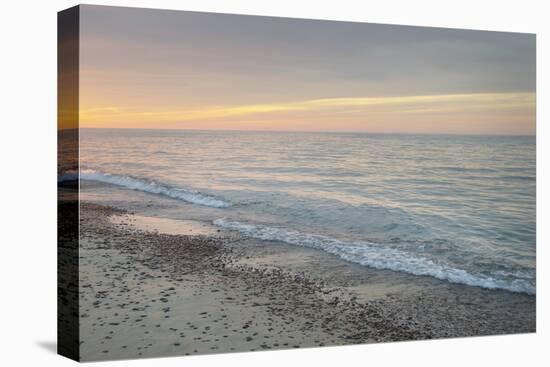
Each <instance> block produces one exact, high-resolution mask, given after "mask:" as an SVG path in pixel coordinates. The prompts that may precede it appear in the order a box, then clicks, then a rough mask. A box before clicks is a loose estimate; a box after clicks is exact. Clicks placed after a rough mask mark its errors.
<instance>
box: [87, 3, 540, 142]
mask: <svg viewBox="0 0 550 367" xmlns="http://www.w3.org/2000/svg"><path fill="white" fill-rule="evenodd" d="M80 30H81V36H80V126H81V127H109V128H169V129H227V130H233V129H237V130H306V131H308V130H313V131H366V132H388V133H393V132H396V133H409V132H410V133H466V134H470V133H474V134H477V133H479V134H487V133H488V134H534V133H535V36H534V35H529V34H517V33H502V32H482V31H465V30H451V29H441V28H418V27H402V26H389V25H374V24H362V23H345V22H331V21H314V20H302V19H287V18H271V17H255V16H238V15H220V14H207V13H192V12H181V11H164V10H145V9H130V8H116V7H102V6H81V20H80Z"/></svg>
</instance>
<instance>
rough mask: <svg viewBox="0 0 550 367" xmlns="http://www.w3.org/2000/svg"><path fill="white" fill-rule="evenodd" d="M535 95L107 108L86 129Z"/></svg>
mask: <svg viewBox="0 0 550 367" xmlns="http://www.w3.org/2000/svg"><path fill="white" fill-rule="evenodd" d="M535 101H536V99H535V94H534V93H473V94H443V95H424V96H401V97H351V98H325V99H311V100H302V101H294V102H283V103H268V104H246V105H227V106H225V105H220V106H204V107H203V108H199V109H197V108H190V109H186V108H171V109H158V108H154V107H151V108H138V107H129V106H104V107H91V108H83V109H82V110H81V116H80V120H81V122H82V124H83V125H84V126H88V125H90V126H93V125H94V124H95V123H98V122H99V123H101V122H102V121H108V122H124V121H128V122H133V123H145V122H151V123H158V122H163V121H172V122H174V121H175V122H177V121H200V120H205V119H225V118H232V117H237V116H252V115H266V114H271V115H274V116H276V115H277V114H281V113H318V114H324V113H346V112H349V111H351V112H353V113H364V114H388V115H392V114H426V115H429V114H432V113H442V112H447V113H452V112H456V113H460V112H463V111H506V110H510V109H513V110H525V109H527V110H534V108H535Z"/></svg>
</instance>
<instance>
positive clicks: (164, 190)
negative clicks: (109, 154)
mask: <svg viewBox="0 0 550 367" xmlns="http://www.w3.org/2000/svg"><path fill="white" fill-rule="evenodd" d="M76 179H78V172H75V171H69V172H66V173H64V174H63V175H61V176H60V177H58V179H57V180H58V182H62V181H70V180H76ZM80 179H82V180H89V181H97V182H103V183H108V184H111V185H117V186H121V187H125V188H127V189H131V190H137V191H143V192H149V193H152V194H158V195H164V196H168V197H171V198H174V199H180V200H183V201H186V202H188V203H192V204H197V205H203V206H210V207H214V208H226V207H229V206H231V204H230V203H229V202H226V201H223V200H220V199H216V198H214V197H212V196H208V195H205V194H201V193H200V192H197V191H192V190H187V189H182V188H174V187H169V186H167V185H164V184H159V183H156V182H153V181H146V180H140V179H136V178H133V177H128V176H118V175H113V174H110V173H105V172H99V171H94V170H81V171H80Z"/></svg>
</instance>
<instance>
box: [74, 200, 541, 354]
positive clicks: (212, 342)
mask: <svg viewBox="0 0 550 367" xmlns="http://www.w3.org/2000/svg"><path fill="white" fill-rule="evenodd" d="M80 206H81V253H80V272H81V276H80V287H81V295H80V304H81V308H82V310H81V338H82V340H83V343H82V344H81V352H82V359H83V360H103V359H124V358H139V357H157V356H164V355H187V354H207V353H224V352H233V351H250V350H263V349H288V348H293V347H314V346H329V345H347V344H358V343H361V344H363V343H372V342H389V341H404V340H424V339H432V338H443V337H461V336H476V335H497V334H510V333H525V332H534V331H535V321H536V319H535V301H536V298H535V296H528V295H521V294H515V295H511V296H510V295H509V293H510V292H506V291H493V290H486V289H481V288H480V289H473V288H477V287H471V286H464V285H456V284H447V285H443V284H441V283H442V282H441V281H438V280H430V279H415V278H410V277H411V276H410V275H401V274H398V275H397V277H396V278H395V280H394V283H395V284H393V286H392V285H391V284H388V281H387V279H386V278H384V274H385V272H384V271H378V270H372V269H366V268H365V267H362V268H365V269H361V268H358V266H355V265H352V264H345V263H344V262H343V261H342V260H339V259H335V257H334V256H332V255H329V254H325V253H321V251H319V250H313V249H304V248H299V247H297V246H284V245H281V244H275V243H269V242H267V241H258V240H252V239H248V238H245V237H242V236H240V237H239V236H234V235H231V234H230V233H228V232H227V231H217V232H216V233H209V234H207V235H204V234H199V235H186V234H165V233H162V232H161V231H156V232H153V231H144V230H142V229H139V228H136V227H135V226H132V225H131V222H132V221H131V218H132V217H131V216H130V214H131V213H129V212H128V211H126V210H122V209H117V208H114V207H112V206H105V205H98V204H93V203H91V202H81V204H80ZM115 216H117V218H118V219H117V220H116V222H113V221H112V220H111V218H113V217H115ZM157 224H158V223H157ZM392 276H393V275H392ZM412 277H414V276H412ZM416 278H424V277H416ZM410 279H414V280H415V281H416V280H421V281H422V282H424V283H422V282H421V283H420V285H418V286H414V287H410V283H408V282H409V280H410ZM388 289H389V290H390V291H389V292H388ZM373 293H374V296H373Z"/></svg>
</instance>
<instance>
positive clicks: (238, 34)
mask: <svg viewBox="0 0 550 367" xmlns="http://www.w3.org/2000/svg"><path fill="white" fill-rule="evenodd" d="M535 44H536V42H535V35H534V34H522V33H509V32H493V31H480V30H462V29H445V28H429V27H411V26H400V25H383V24H367V23H352V22H336V21H327V20H307V19H289V18H276V17H262V16H246V15H229V14H215V13H199V12H187V11H169V10H154V9H134V8H123V7H106V6H93V5H81V6H78V7H75V8H71V9H68V10H65V11H62V12H60V13H59V80H58V88H59V130H58V136H59V145H58V147H59V164H58V193H59V194H58V195H59V196H58V218H59V221H58V223H59V225H58V228H59V247H58V252H59V290H58V296H59V307H58V308H59V340H58V348H59V353H60V354H62V355H65V356H67V357H70V358H73V359H76V360H81V361H97V360H107V359H125V358H146V357H161V356H183V355H197V354H208V353H228V352H244V351H261V350H272V349H290V348H309V347H322V346H335V345H348V344H363V343H379V342H396V341H405V340H425V339H434V338H456V337H468V336H483V335H498V334H515V333H532V332H535V328H536V326H535V325H536V307H535V304H536V266H535V264H536V200H535V199H536V198H535V193H536V164H535V163H536V145H535V143H536V139H535V133H536V131H535V130H536V122H535V117H536V106H535V101H536V98H535V95H536V94H535V85H536V82H535V53H536V50H535V47H536V46H535Z"/></svg>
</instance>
